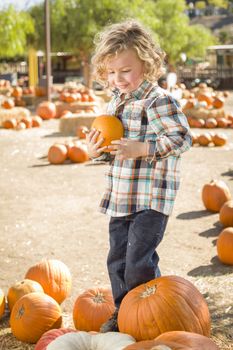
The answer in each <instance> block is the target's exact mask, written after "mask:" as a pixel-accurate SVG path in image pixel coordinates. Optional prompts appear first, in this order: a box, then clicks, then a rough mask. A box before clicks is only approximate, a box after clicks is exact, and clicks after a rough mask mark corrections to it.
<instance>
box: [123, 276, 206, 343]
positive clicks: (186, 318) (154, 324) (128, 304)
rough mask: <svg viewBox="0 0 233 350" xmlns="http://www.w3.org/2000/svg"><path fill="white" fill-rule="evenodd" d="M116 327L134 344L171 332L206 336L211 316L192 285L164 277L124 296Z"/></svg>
mask: <svg viewBox="0 0 233 350" xmlns="http://www.w3.org/2000/svg"><path fill="white" fill-rule="evenodd" d="M174 315H175V317H174ZM118 326H119V330H120V332H122V333H127V334H130V335H132V336H133V337H134V338H135V339H136V340H137V341H139V340H149V339H154V338H155V337H157V336H158V335H160V334H161V333H164V332H168V331H174V330H182V331H184V330H185V331H189V332H194V333H199V334H202V335H205V336H209V335H210V314H209V310H208V306H207V304H206V302H205V299H204V298H203V297H202V295H201V293H200V292H199V291H198V290H197V288H196V287H195V286H194V285H193V284H192V283H191V282H189V281H188V280H185V279H184V278H182V277H178V276H163V277H159V278H156V279H154V280H152V281H149V282H147V283H144V284H141V285H140V286H138V287H136V288H134V289H132V290H130V291H129V292H128V293H127V294H126V296H125V297H124V298H123V300H122V303H121V305H120V309H119V314H118Z"/></svg>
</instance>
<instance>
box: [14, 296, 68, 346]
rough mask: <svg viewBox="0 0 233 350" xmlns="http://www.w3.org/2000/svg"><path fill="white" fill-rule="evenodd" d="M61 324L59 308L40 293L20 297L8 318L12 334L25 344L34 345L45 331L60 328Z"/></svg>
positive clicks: (50, 299) (49, 298)
mask: <svg viewBox="0 0 233 350" xmlns="http://www.w3.org/2000/svg"><path fill="white" fill-rule="evenodd" d="M61 324H62V314H61V309H60V306H59V305H58V303H57V302H56V301H55V300H54V299H53V298H51V297H50V296H49V295H47V294H45V293H41V292H39V293H37V292H35V293H29V294H26V295H24V296H22V297H21V298H20V299H19V300H17V302H16V303H15V305H14V306H13V309H12V312H11V316H10V326H11V331H12V333H13V334H14V336H15V337H16V338H17V339H18V340H20V341H23V342H27V343H36V342H37V341H38V340H39V339H40V337H41V336H42V334H44V333H45V332H46V331H47V330H49V329H53V328H60V327H61Z"/></svg>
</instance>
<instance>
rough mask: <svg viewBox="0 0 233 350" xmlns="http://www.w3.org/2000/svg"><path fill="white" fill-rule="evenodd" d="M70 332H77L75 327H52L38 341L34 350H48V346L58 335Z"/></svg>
mask: <svg viewBox="0 0 233 350" xmlns="http://www.w3.org/2000/svg"><path fill="white" fill-rule="evenodd" d="M70 332H76V331H75V330H74V329H71V328H58V329H50V330H49V331H47V332H45V333H44V334H43V335H42V337H41V338H40V339H39V340H38V342H37V343H36V346H35V349H34V350H46V349H47V346H48V345H49V344H50V343H51V342H52V341H53V340H54V339H56V338H57V337H60V336H61V335H64V334H66V333H70Z"/></svg>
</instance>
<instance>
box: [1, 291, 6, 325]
mask: <svg viewBox="0 0 233 350" xmlns="http://www.w3.org/2000/svg"><path fill="white" fill-rule="evenodd" d="M5 304H6V300H5V295H4V293H3V290H2V289H1V288H0V319H1V317H2V316H3V315H4V312H5Z"/></svg>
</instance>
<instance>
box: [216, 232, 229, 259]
mask: <svg viewBox="0 0 233 350" xmlns="http://www.w3.org/2000/svg"><path fill="white" fill-rule="evenodd" d="M217 252H218V258H219V260H220V261H221V262H222V263H223V264H227V265H233V227H227V228H225V229H224V230H223V231H222V232H221V233H220V235H219V236H218V239H217Z"/></svg>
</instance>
